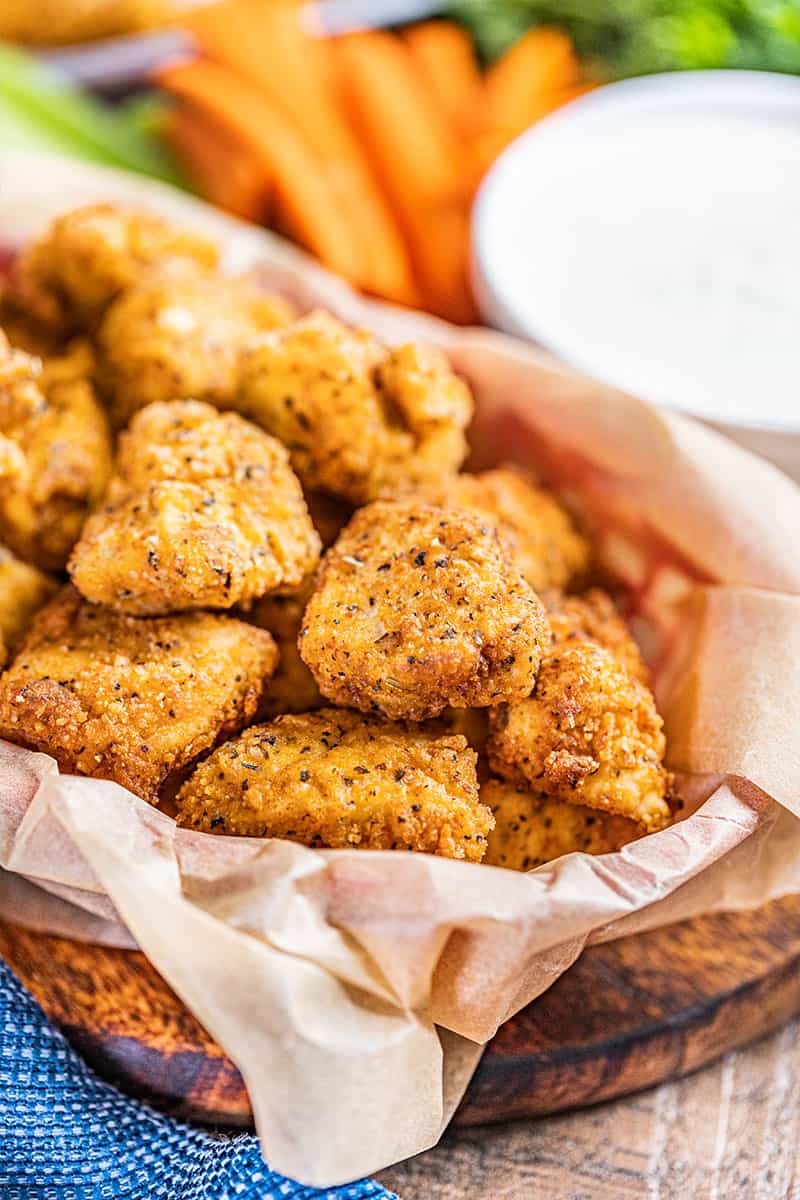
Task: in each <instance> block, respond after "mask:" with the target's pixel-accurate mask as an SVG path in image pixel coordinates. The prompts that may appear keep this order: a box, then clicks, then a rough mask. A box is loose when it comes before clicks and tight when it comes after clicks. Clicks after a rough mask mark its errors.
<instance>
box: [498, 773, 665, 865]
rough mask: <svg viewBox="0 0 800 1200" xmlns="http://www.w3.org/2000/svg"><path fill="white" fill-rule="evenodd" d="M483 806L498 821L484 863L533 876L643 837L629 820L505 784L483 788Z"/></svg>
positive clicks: (635, 825)
mask: <svg viewBox="0 0 800 1200" xmlns="http://www.w3.org/2000/svg"><path fill="white" fill-rule="evenodd" d="M481 801H482V802H483V803H484V804H487V805H488V806H489V808H490V809H491V810H492V813H493V814H494V819H495V827H494V829H493V830H492V832H491V833H490V834H489V846H488V849H487V851H486V858H485V859H484V862H487V863H490V864H491V865H492V866H495V867H508V868H510V869H511V870H513V871H531V870H533V868H534V867H540V866H541V865H542V864H543V863H546V862H550V861H551V860H552V859H554V858H560V856H561V855H562V854H572V853H573V851H581V852H582V853H583V854H607V853H609V851H612V850H619V849H621V848H622V846H624V845H626V843H628V842H632V841H634V840H635V839H636V838H637V837H639V836H640V835H641V832H642V831H641V829H640V827H639V826H638V825H637V824H636V823H635V821H629V820H628V819H627V818H626V817H618V816H614V815H612V814H611V813H599V812H595V811H594V810H593V809H591V808H583V807H582V806H581V805H578V804H565V803H564V801H563V800H555V799H553V798H552V797H549V796H546V795H542V794H541V793H538V792H532V791H530V790H529V789H528V788H526V787H524V786H520V785H518V784H513V783H507V782H505V781H504V780H502V779H489V780H487V782H486V783H484V784H482V785H481Z"/></svg>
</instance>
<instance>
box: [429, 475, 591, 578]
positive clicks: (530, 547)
mask: <svg viewBox="0 0 800 1200" xmlns="http://www.w3.org/2000/svg"><path fill="white" fill-rule="evenodd" d="M420 495H421V498H422V499H424V501H425V502H426V503H427V504H438V505H440V506H441V507H443V508H463V509H466V510H467V511H468V512H474V513H477V514H478V515H479V516H480V518H481V520H483V521H489V522H491V524H492V525H494V526H495V528H496V529H497V531H498V533H499V534H500V536H501V538H502V539H503V541H504V542H505V543H506V545H507V546H508V548H509V550H510V552H511V556H512V558H513V560H514V562H515V564H516V566H517V567H518V568H519V570H520V571H521V573H522V574H523V575H524V576H525V578H526V579H527V581H528V583H529V584H530V585H531V587H532V588H535V589H536V591H546V590H548V589H551V588H564V587H567V585H568V584H570V583H571V582H572V581H573V580H574V579H575V578H576V576H579V575H580V574H582V573H583V572H584V571H585V570H586V568H587V566H588V563H589V543H588V542H587V541H586V538H584V537H583V535H582V534H581V533H579V532H578V530H577V529H576V527H575V524H574V522H573V520H572V518H571V517H570V515H569V513H568V512H567V510H566V509H565V508H564V507H563V505H561V504H560V503H559V501H558V500H557V498H556V497H555V496H554V495H553V493H552V492H547V491H545V490H544V488H540V487H537V486H536V484H534V483H533V482H532V481H531V480H530V479H528V478H527V477H526V476H525V475H523V474H522V473H521V472H520V471H516V470H512V469H511V468H509V467H498V468H497V469H495V470H493V471H483V472H482V473H481V474H479V475H468V474H464V475H454V476H452V477H450V478H444V479H441V480H439V481H437V482H435V483H433V484H431V485H430V486H429V487H426V488H423V489H422V491H421V493H420Z"/></svg>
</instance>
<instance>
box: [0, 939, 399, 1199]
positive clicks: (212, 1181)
mask: <svg viewBox="0 0 800 1200" xmlns="http://www.w3.org/2000/svg"><path fill="white" fill-rule="evenodd" d="M117 1196H125V1197H131V1198H135V1200H396V1197H392V1195H391V1193H389V1192H387V1191H386V1190H385V1189H384V1188H382V1187H380V1186H379V1185H378V1184H376V1183H372V1182H370V1181H369V1180H363V1181H362V1182H360V1183H353V1184H350V1185H348V1186H345V1187H339V1188H329V1189H322V1190H318V1189H316V1188H307V1187H303V1186H302V1185H301V1184H299V1183H293V1182H292V1181H291V1180H289V1179H285V1178H283V1176H281V1175H275V1174H274V1173H273V1172H272V1171H270V1169H269V1167H268V1166H267V1165H266V1163H265V1162H264V1160H263V1158H262V1157H261V1153H260V1151H259V1146H258V1139H257V1138H255V1137H253V1136H252V1135H251V1134H244V1135H240V1136H237V1137H217V1136H212V1135H211V1134H209V1133H205V1132H203V1131H202V1130H200V1129H195V1128H193V1127H191V1126H189V1125H186V1124H183V1123H181V1122H179V1121H174V1120H172V1119H171V1118H169V1117H165V1116H162V1115H161V1114H160V1113H157V1112H154V1111H153V1109H151V1108H148V1107H147V1105H145V1104H141V1103H140V1102H139V1101H137V1100H130V1099H128V1097H126V1096H123V1095H122V1094H121V1093H120V1092H118V1091H117V1090H116V1089H115V1088H113V1087H111V1086H110V1085H109V1084H107V1083H103V1082H102V1080H100V1079H98V1078H97V1076H96V1075H95V1074H94V1073H93V1072H92V1071H91V1070H90V1069H89V1067H88V1066H87V1065H86V1064H85V1063H84V1062H83V1060H82V1059H81V1058H80V1057H79V1056H78V1055H77V1054H76V1053H75V1051H74V1050H72V1049H71V1047H70V1046H69V1045H68V1044H67V1042H66V1041H65V1039H64V1037H63V1036H62V1034H61V1033H59V1031H58V1030H57V1029H55V1028H54V1027H53V1026H52V1025H51V1024H50V1023H49V1022H48V1021H47V1019H46V1017H45V1016H44V1014H43V1012H42V1010H41V1009H40V1008H39V1006H38V1004H37V1003H36V1001H35V1000H34V999H33V998H32V996H30V995H29V993H28V992H27V991H26V990H25V988H24V987H23V986H22V984H21V983H20V982H19V980H18V979H17V978H16V977H15V976H14V974H13V973H12V972H11V971H10V970H9V968H8V967H7V966H6V964H5V963H3V962H2V961H0V1200H113V1198H115V1197H117Z"/></svg>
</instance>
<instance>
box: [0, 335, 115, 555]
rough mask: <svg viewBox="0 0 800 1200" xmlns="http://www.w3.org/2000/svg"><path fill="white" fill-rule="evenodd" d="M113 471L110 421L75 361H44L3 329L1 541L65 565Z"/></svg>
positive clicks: (0, 351)
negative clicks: (18, 345)
mask: <svg viewBox="0 0 800 1200" xmlns="http://www.w3.org/2000/svg"><path fill="white" fill-rule="evenodd" d="M110 470H111V435H110V433H109V429H108V422H107V420H106V416H105V413H104V412H103V410H102V408H101V407H100V405H99V404H98V403H97V400H96V399H95V396H94V393H93V391H92V388H91V386H90V384H89V383H88V382H87V381H86V380H85V379H83V378H82V377H81V376H80V373H79V363H78V361H77V360H76V359H73V358H68V359H64V360H52V361H49V362H47V363H46V364H43V363H42V360H41V359H38V358H33V357H32V356H31V355H28V354H25V353H24V352H23V351H21V350H12V349H11V348H10V346H9V345H8V342H7V341H6V339H5V337H4V336H3V335H2V333H0V539H2V541H4V542H5V543H6V544H7V545H8V546H10V547H11V549H12V550H13V551H14V552H15V553H16V554H18V555H19V556H20V558H25V559H28V560H30V561H31V562H33V563H35V564H36V565H37V566H40V567H43V568H45V569H47V570H60V569H61V568H62V567H63V566H64V563H65V562H66V560H67V556H68V554H69V552H70V549H71V548H72V545H73V543H74V542H75V540H76V538H77V536H78V534H79V532H80V529H81V526H82V525H83V522H84V521H85V519H86V516H87V513H88V512H89V510H90V509H91V508H92V507H93V506H94V505H95V504H96V503H97V501H98V500H99V499H100V497H101V496H102V494H103V489H104V488H105V486H106V483H107V481H108V477H109V473H110Z"/></svg>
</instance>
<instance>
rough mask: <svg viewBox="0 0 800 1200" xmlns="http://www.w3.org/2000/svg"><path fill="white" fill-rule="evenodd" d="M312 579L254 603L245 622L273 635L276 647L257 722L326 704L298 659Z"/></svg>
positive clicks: (300, 659)
mask: <svg viewBox="0 0 800 1200" xmlns="http://www.w3.org/2000/svg"><path fill="white" fill-rule="evenodd" d="M312 582H313V581H312V578H311V577H310V576H309V578H308V579H307V580H305V582H304V583H303V585H301V587H300V588H299V589H298V590H297V591H296V592H293V593H290V594H289V595H286V596H284V595H280V594H277V593H275V594H273V595H271V596H264V597H263V599H261V600H257V601H256V602H255V604H254V605H253V607H252V609H251V610H250V612H249V613H247V615H246V620H248V621H251V622H252V623H253V625H258V626H259V628H261V629H267V630H269V632H270V633H271V634H272V636H273V638H274V639H275V642H276V644H277V646H278V653H279V655H280V657H279V659H278V668H277V670H276V672H275V674H274V675H273V676H272V679H271V680H270V682H269V684H268V686H267V687H266V688H265V690H264V694H263V696H262V697H261V703H260V705H259V709H258V714H257V715H258V719H259V720H268V719H270V718H272V717H277V716H279V715H280V714H281V713H300V712H311V711H312V709H315V708H321V707H322V705H323V704H324V703H325V701H324V700H323V698H322V695H321V693H320V690H319V688H318V687H317V684H316V681H315V679H314V676H313V675H312V674H311V672H310V671H309V669H308V667H307V666H306V664H305V663H304V662H303V660H302V658H301V657H300V651H299V650H298V648H297V638H298V635H299V633H300V625H301V623H302V620H303V612H304V610H305V606H306V603H307V601H308V597H309V595H310V594H311V587H312Z"/></svg>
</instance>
